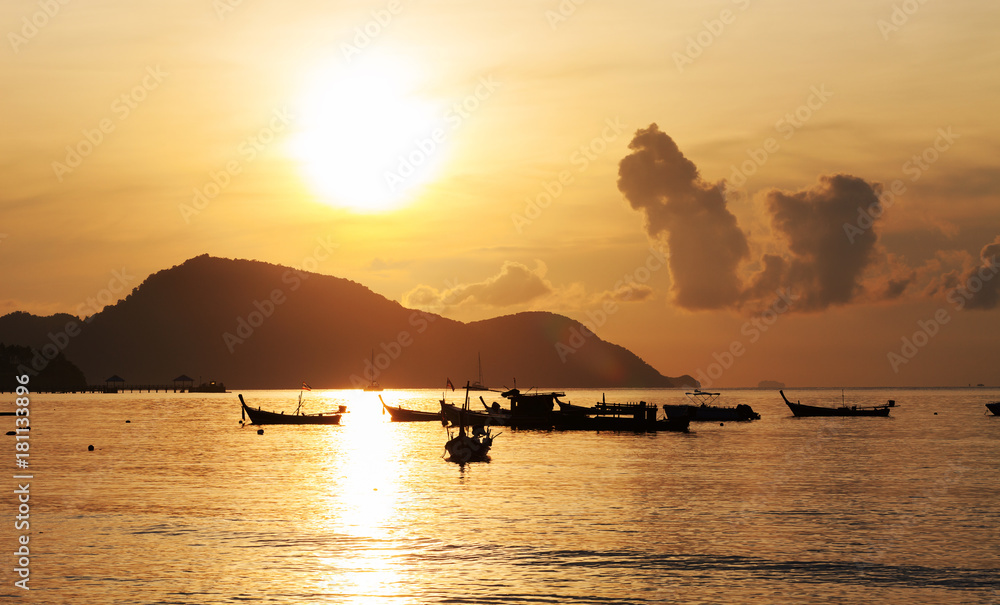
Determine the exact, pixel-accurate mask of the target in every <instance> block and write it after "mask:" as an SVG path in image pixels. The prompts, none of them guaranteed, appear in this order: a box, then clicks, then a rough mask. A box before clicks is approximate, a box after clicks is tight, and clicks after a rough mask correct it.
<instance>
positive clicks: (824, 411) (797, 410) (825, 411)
mask: <svg viewBox="0 0 1000 605" xmlns="http://www.w3.org/2000/svg"><path fill="white" fill-rule="evenodd" d="M778 392H779V393H781V398H782V399H784V400H785V404H786V405H788V408H789V409H790V410H792V414H794V415H795V416H800V417H802V416H883V417H884V416H888V415H889V408H892V407H895V406H896V402H895V401H894V400H892V399H890V400H889V401H888V402H886V403H884V404H881V405H871V406H858V405H851V406H849V405H842V406H841V407H839V408H828V407H822V406H818V405H804V404H802V403H799V402H797V401H796V402H795V403H792V402H791V401H789V400H788V397H785V392H784V391H778Z"/></svg>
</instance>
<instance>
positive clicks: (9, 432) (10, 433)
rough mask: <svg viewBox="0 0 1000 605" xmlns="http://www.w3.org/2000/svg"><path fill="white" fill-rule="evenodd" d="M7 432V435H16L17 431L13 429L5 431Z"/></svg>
mask: <svg viewBox="0 0 1000 605" xmlns="http://www.w3.org/2000/svg"><path fill="white" fill-rule="evenodd" d="M7 434H8V435H16V434H17V433H15V432H14V431H7Z"/></svg>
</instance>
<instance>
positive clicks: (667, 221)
mask: <svg viewBox="0 0 1000 605" xmlns="http://www.w3.org/2000/svg"><path fill="white" fill-rule="evenodd" d="M629 148H630V149H631V150H632V152H631V153H630V154H629V155H628V156H626V157H625V158H624V159H623V160H622V161H621V163H620V165H619V171H618V176H619V178H618V189H619V190H620V191H621V192H622V193H623V194H624V196H625V199H626V200H628V202H629V204H630V205H631V206H632V207H633V208H635V209H636V210H639V211H640V212H642V213H643V216H644V217H645V224H646V230H647V232H648V234H649V236H650V237H652V238H665V239H666V242H667V245H668V247H669V249H670V260H669V266H670V273H671V277H672V279H673V282H674V283H673V291H674V300H675V302H676V303H677V304H678V305H680V306H682V307H684V308H687V309H692V310H697V309H718V308H726V307H729V308H739V307H744V306H747V307H754V306H759V305H761V304H766V303H767V302H768V301H770V300H773V299H774V297H775V295H776V294H777V293H778V291H779V290H781V289H784V290H786V291H791V292H793V293H794V294H795V296H796V301H797V302H796V305H795V308H796V310H800V311H808V310H820V309H825V308H826V307H829V306H831V305H842V304H847V303H850V302H854V301H856V300H859V299H860V298H861V297H862V296H867V297H868V298H873V297H878V296H882V297H889V296H899V295H900V294H901V293H902V291H903V290H905V289H906V287H907V286H908V284H906V283H902V282H901V281H900V280H899V279H898V278H897V279H895V281H894V282H893V283H891V284H890V283H883V284H879V287H878V288H877V289H876V290H877V291H876V292H866V287H865V285H864V280H863V279H862V278H863V276H864V274H865V272H866V270H868V269H869V268H871V267H872V266H873V265H874V264H876V262H884V253H883V252H882V251H881V250H880V249H879V246H878V234H877V232H876V231H875V229H874V228H872V227H873V223H876V222H877V221H878V219H877V218H874V219H873V218H871V215H870V214H866V215H865V216H866V217H867V218H868V220H869V221H870V222H868V223H865V224H863V225H862V226H861V227H860V228H858V227H857V226H856V223H858V220H859V216H860V215H861V213H863V212H868V211H870V210H872V209H880V206H879V195H880V193H881V190H880V188H879V186H878V185H874V184H871V183H868V182H867V181H865V180H863V179H860V178H857V177H853V176H849V175H843V174H838V175H833V176H822V177H820V179H819V181H818V183H817V184H816V185H814V186H813V187H810V188H807V189H803V190H801V191H796V192H787V191H779V190H771V191H768V192H766V193H764V194H763V201H764V207H765V210H766V212H767V213H768V214H769V215H770V219H771V226H772V230H773V233H774V236H775V238H776V240H775V241H772V242H765V243H766V244H767V246H765V248H767V249H769V250H770V249H779V250H780V252H778V253H768V254H763V255H762V256H761V257H760V258H759V259H752V258H751V254H750V247H749V243H748V241H747V237H746V235H745V234H744V232H743V231H742V230H741V229H740V227H739V225H738V224H737V222H736V217H735V216H734V215H733V214H732V213H731V212H730V211H729V209H728V208H727V207H726V198H725V188H724V183H722V182H720V183H716V184H712V183H708V182H706V181H705V180H703V179H702V178H701V176H700V175H699V173H698V169H697V167H696V166H695V165H694V163H693V162H691V160H689V159H687V158H686V157H684V154H683V153H681V151H680V150H679V149H678V147H677V145H676V143H674V141H673V140H672V139H671V138H670V137H669V136H667V135H666V134H665V133H663V132H661V131H660V130H659V128H658V127H657V126H656V124H652V125H650V126H649V128H646V129H642V130H639V131H637V132H636V134H635V137H634V138H633V139H632V142H631V143H630V144H629ZM878 216H881V212H878ZM848 225H851V226H853V227H854V228H853V229H851V230H850V233H849V235H850V237H848V235H847V231H846V230H845V227H846V226H848ZM749 267H758V269H756V272H752V271H748V268H749Z"/></svg>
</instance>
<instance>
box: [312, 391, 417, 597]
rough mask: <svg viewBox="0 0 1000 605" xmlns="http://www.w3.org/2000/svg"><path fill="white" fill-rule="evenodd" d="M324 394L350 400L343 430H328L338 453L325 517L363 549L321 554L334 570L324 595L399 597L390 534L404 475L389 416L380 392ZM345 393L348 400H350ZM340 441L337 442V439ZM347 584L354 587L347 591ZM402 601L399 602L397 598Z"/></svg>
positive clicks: (341, 402) (322, 589)
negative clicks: (384, 409)
mask: <svg viewBox="0 0 1000 605" xmlns="http://www.w3.org/2000/svg"><path fill="white" fill-rule="evenodd" d="M335 393H336V397H334V396H333V395H334V392H329V393H323V394H321V397H323V398H324V399H326V400H327V401H329V402H331V403H333V404H336V405H346V406H347V409H348V413H347V414H345V415H344V418H343V420H341V424H342V425H343V427H342V432H341V433H340V434H332V433H326V434H325V435H324V437H323V438H324V439H325V440H326V441H327V442H328V447H329V449H330V450H334V448H336V451H337V453H338V455H337V457H336V459H335V460H333V461H331V462H332V467H331V469H330V474H331V475H332V477H330V479H331V480H328V481H327V482H326V485H327V491H326V492H325V493H326V503H325V504H326V509H327V511H326V512H327V514H326V515H325V517H326V518H327V519H329V520H330V527H329V528H328V529H329V530H330V531H331V532H333V533H336V534H340V535H343V536H345V540H349V539H352V538H353V539H354V540H356V541H357V542H358V543H359V544H360V545H363V548H356V549H352V548H348V549H345V550H343V551H341V554H340V556H337V557H320V559H319V562H320V564H321V565H322V566H323V567H325V568H327V569H329V570H330V571H331V573H330V574H328V575H326V576H325V577H324V579H323V580H322V581H321V582H319V583H318V585H317V587H316V588H317V592H319V593H320V594H324V593H325V594H344V593H345V592H346V593H350V600H348V601H345V602H347V603H357V604H372V605H374V604H376V603H382V602H384V600H385V596H386V595H392V596H393V597H397V596H398V593H399V590H398V589H397V588H396V587H398V586H399V585H400V583H401V578H400V576H399V574H398V573H397V572H396V571H395V569H394V565H393V563H392V561H393V559H394V556H395V555H397V554H399V553H400V549H398V548H397V547H396V546H395V543H394V541H393V536H392V535H391V527H390V525H391V522H392V520H393V518H394V516H395V514H396V512H397V510H396V509H397V498H398V495H399V489H400V488H399V484H398V479H399V476H398V474H397V465H396V464H395V462H396V460H395V459H394V456H395V451H396V449H395V447H394V441H393V438H392V437H393V435H392V432H391V430H390V425H389V423H388V417H387V416H385V415H383V414H382V404H381V402H380V401H379V399H378V393H375V392H365V391H336V392H335ZM345 398H346V400H345ZM334 442H336V443H334ZM348 586H350V587H351V589H350V590H345V588H347V587H348ZM395 602H398V601H395Z"/></svg>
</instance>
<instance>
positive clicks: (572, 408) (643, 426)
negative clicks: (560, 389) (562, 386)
mask: <svg viewBox="0 0 1000 605" xmlns="http://www.w3.org/2000/svg"><path fill="white" fill-rule="evenodd" d="M556 403H558V404H559V412H558V413H557V414H555V415H554V417H555V420H554V425H555V428H556V429H560V430H591V431H616V432H620V431H633V432H644V431H681V432H687V430H688V425H689V423H690V420H689V419H688V418H686V417H683V418H661V419H659V420H658V419H657V418H656V406H655V405H652V404H648V403H646V402H645V401H640V402H638V403H608V402H607V401H605V400H604V398H603V397H602V398H601V401H599V402H597V404H596V405H595V406H594V407H585V406H582V405H573V404H570V403H564V402H562V401H559V399H556Z"/></svg>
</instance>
